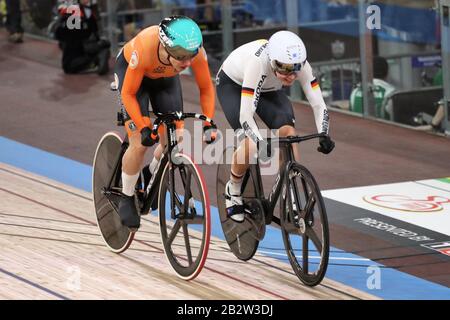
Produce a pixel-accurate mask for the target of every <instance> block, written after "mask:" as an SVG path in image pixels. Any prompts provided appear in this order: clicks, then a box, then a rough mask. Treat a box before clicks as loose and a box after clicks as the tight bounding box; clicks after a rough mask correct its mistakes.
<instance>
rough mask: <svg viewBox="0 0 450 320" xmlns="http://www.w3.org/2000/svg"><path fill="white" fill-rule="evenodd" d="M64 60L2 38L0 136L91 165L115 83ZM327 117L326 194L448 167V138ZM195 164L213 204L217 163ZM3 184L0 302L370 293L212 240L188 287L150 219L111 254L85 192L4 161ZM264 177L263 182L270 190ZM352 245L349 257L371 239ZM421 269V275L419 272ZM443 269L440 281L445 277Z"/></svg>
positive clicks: (191, 102)
mask: <svg viewBox="0 0 450 320" xmlns="http://www.w3.org/2000/svg"><path fill="white" fill-rule="evenodd" d="M59 65H60V52H59V50H58V48H57V47H56V46H55V45H54V44H49V43H46V42H41V41H35V40H32V39H26V42H25V43H24V44H23V45H21V46H14V45H11V44H8V43H7V42H6V40H5V39H4V34H2V33H0V96H1V100H0V106H1V112H2V114H3V115H4V116H3V117H1V118H0V134H1V135H2V136H5V137H7V138H9V139H13V140H16V141H19V142H22V143H25V144H28V145H31V146H34V147H37V148H40V149H43V150H46V151H50V152H52V153H56V154H58V155H62V156H65V157H68V158H70V159H74V160H77V161H80V162H83V163H86V164H91V163H92V158H93V154H94V152H95V147H96V144H97V141H98V139H99V138H100V137H101V136H102V135H103V134H104V133H105V132H106V131H109V130H117V128H116V127H115V126H114V120H115V112H116V109H117V100H116V96H115V95H114V94H111V93H110V92H109V90H108V89H107V88H108V86H109V82H110V80H111V79H112V77H105V78H99V77H97V76H96V75H80V76H66V75H64V74H63V73H62V71H61V70H60V68H59ZM182 82H183V92H184V100H185V110H186V111H190V112H193V111H196V112H198V111H199V108H198V93H197V90H196V88H195V85H194V83H193V82H192V80H191V79H188V78H184V79H183V81H182ZM295 113H296V117H297V123H298V127H299V128H301V130H300V132H301V133H304V134H306V133H311V132H314V131H315V127H314V123H313V117H312V112H311V110H310V108H309V107H304V106H299V105H296V108H295ZM5 115H6V116H5ZM215 120H217V122H218V125H219V128H221V127H226V121H225V119H224V115H223V112H222V111H221V110H220V108H219V107H218V109H217V112H216V117H215ZM331 121H332V124H331V130H332V134H333V136H334V137H335V140H336V143H337V148H336V150H335V151H334V152H333V153H332V154H330V155H329V156H327V157H326V158H325V157H324V156H323V155H321V154H319V153H317V152H305V153H303V159H304V163H305V164H306V166H307V167H308V168H309V169H310V170H311V171H312V172H314V175H315V176H316V178H317V180H318V182H319V185H320V186H321V187H322V189H331V188H343V187H353V186H363V185H370V184H382V183H390V182H398V181H408V180H420V179H428V178H439V177H445V176H448V174H449V172H450V163H449V161H448V159H449V158H450V142H449V141H448V139H445V138H441V137H436V136H432V135H428V134H424V133H419V132H414V131H411V130H407V129H403V128H398V127H393V126H390V125H386V124H383V123H378V122H374V121H368V120H365V119H359V118H356V117H349V116H346V115H343V114H339V113H332V114H331ZM308 148H309V149H308ZM304 150H313V151H314V150H315V145H313V144H308V143H305V146H304ZM350 164H351V165H350ZM202 169H203V171H204V174H205V177H206V180H207V184H208V188H209V190H210V195H211V200H212V204H213V205H216V203H215V180H214V177H215V170H216V167H215V166H203V168H202ZM0 181H2V184H1V186H0V210H1V211H0V248H2V254H1V255H0V298H3V299H65V298H68V299H114V298H117V299H134V298H136V299H358V298H360V299H361V298H362V299H370V298H373V297H372V296H369V295H367V294H365V293H362V292H357V291H355V290H353V289H351V288H349V287H347V286H344V285H342V284H339V283H336V282H333V281H330V280H328V279H325V281H324V282H323V285H320V286H318V287H316V288H314V289H311V288H308V287H305V286H303V285H301V284H300V282H299V280H298V279H297V278H296V277H295V276H294V275H293V274H292V271H291V269H290V266H289V265H288V264H284V263H280V262H279V261H277V260H274V259H271V258H267V257H264V256H261V255H257V256H256V257H255V259H252V260H251V261H250V262H247V263H242V262H240V261H238V260H237V259H236V258H235V257H234V256H233V255H232V254H231V253H230V252H229V250H228V246H227V244H226V243H223V242H222V241H220V240H219V239H213V241H212V246H211V248H210V254H209V256H208V260H207V263H206V268H205V269H204V270H203V272H202V273H201V274H200V276H199V277H198V278H197V279H195V280H194V281H192V282H184V281H182V280H179V279H178V278H177V277H176V276H175V275H174V273H173V272H172V271H171V269H170V267H169V265H168V263H167V262H166V260H165V256H164V253H163V250H162V246H161V243H160V239H159V228H158V225H157V223H156V219H155V217H153V216H146V217H145V220H147V221H144V222H143V227H142V229H141V230H140V231H139V232H138V234H137V240H135V241H134V242H133V244H132V246H131V248H130V249H129V250H128V251H126V252H125V253H124V254H121V255H116V254H113V253H111V252H109V251H108V250H107V248H106V246H105V245H104V244H103V241H102V239H101V237H100V235H99V232H98V230H97V227H96V226H95V224H94V222H95V218H94V216H93V211H92V210H93V208H92V200H91V195H90V194H88V193H86V192H84V191H81V190H76V189H74V188H73V187H69V186H66V185H63V184H61V183H58V182H55V181H49V180H48V179H47V178H44V177H40V176H35V175H32V174H30V173H28V172H23V171H21V170H18V169H17V168H14V167H10V166H6V165H4V164H2V165H1V167H0ZM270 182H271V179H269V180H268V181H265V186H266V189H267V187H268V185H269V183H270ZM353 240H354V241H352V242H351V244H352V245H353V246H354V247H355V248H354V249H355V250H357V249H360V247H361V246H363V244H364V241H366V239H364V238H355V239H353ZM332 241H333V242H334V245H336V246H337V247H341V246H343V245H345V244H347V243H348V237H347V234H345V233H334V234H333V238H332ZM405 263H406V264H407V263H408V262H405ZM426 269H427V268H426V266H424V268H423V270H424V271H423V272H422V271H420V272H422V273H423V274H426ZM417 272H419V271H417ZM445 272H448V270H447V271H440V272H439V274H440V275H442V276H444V277H445ZM78 280H80V281H79V282H78ZM78 284H79V286H78Z"/></svg>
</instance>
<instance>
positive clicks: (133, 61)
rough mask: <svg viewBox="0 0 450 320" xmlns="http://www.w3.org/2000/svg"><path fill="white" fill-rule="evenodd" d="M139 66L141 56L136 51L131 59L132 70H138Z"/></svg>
mask: <svg viewBox="0 0 450 320" xmlns="http://www.w3.org/2000/svg"><path fill="white" fill-rule="evenodd" d="M138 65H139V55H138V53H137V51H136V50H134V51H133V53H132V54H131V58H130V68H131V69H136V68H137V66H138Z"/></svg>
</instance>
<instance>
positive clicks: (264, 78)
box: [254, 74, 267, 110]
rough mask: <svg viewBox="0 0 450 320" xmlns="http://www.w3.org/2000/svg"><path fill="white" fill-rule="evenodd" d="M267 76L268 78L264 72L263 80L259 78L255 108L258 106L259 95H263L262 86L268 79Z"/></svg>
mask: <svg viewBox="0 0 450 320" xmlns="http://www.w3.org/2000/svg"><path fill="white" fill-rule="evenodd" d="M266 78H267V76H266V75H264V74H263V75H262V76H261V80H259V82H258V86H257V87H256V90H255V92H256V94H255V105H254V106H255V110H256V108H257V107H258V103H259V97H260V96H261V88H262V86H263V84H264V80H266Z"/></svg>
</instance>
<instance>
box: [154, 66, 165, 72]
mask: <svg viewBox="0 0 450 320" xmlns="http://www.w3.org/2000/svg"><path fill="white" fill-rule="evenodd" d="M165 71H166V67H164V66H159V67H157V68H155V69H153V73H164V72H165Z"/></svg>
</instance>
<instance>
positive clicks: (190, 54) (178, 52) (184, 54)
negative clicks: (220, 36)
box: [166, 46, 199, 61]
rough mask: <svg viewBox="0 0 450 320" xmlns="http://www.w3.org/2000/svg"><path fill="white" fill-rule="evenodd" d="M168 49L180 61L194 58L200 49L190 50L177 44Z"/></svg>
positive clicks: (170, 54)
mask: <svg viewBox="0 0 450 320" xmlns="http://www.w3.org/2000/svg"><path fill="white" fill-rule="evenodd" d="M166 51H167V53H168V54H169V56H171V57H172V58H174V59H175V60H178V61H187V60H191V59H193V58H194V57H195V56H196V55H197V54H198V52H199V49H196V50H195V51H188V50H186V49H184V48H183V47H180V46H176V47H173V48H167V47H166Z"/></svg>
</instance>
